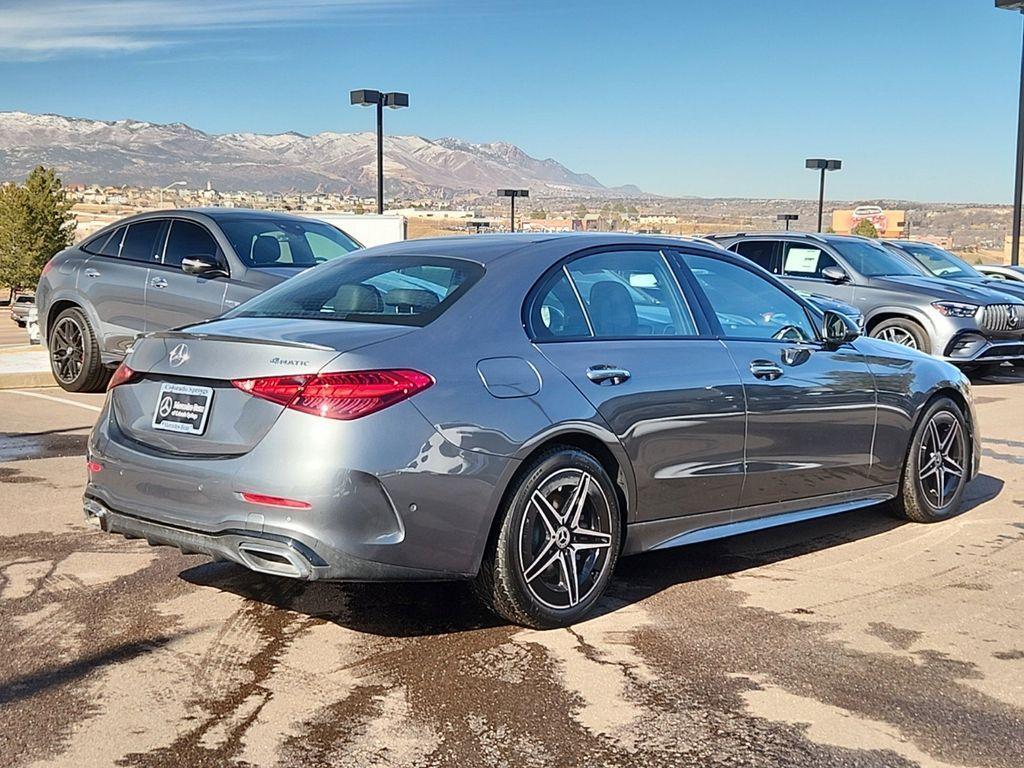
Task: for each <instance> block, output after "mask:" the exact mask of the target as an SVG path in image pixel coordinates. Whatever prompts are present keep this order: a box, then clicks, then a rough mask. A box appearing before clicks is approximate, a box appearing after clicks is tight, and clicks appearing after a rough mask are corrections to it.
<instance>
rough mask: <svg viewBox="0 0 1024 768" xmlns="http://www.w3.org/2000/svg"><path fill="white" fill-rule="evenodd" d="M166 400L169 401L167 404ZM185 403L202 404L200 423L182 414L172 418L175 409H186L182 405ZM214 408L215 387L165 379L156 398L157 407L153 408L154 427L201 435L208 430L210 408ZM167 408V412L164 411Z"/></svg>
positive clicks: (176, 432)
mask: <svg viewBox="0 0 1024 768" xmlns="http://www.w3.org/2000/svg"><path fill="white" fill-rule="evenodd" d="M165 400H166V401H167V404H166V405H165ZM183 405H184V406H195V405H201V406H202V411H201V413H200V414H199V420H198V421H199V423H198V424H196V423H194V422H190V421H188V420H187V419H186V420H183V419H182V418H181V417H180V416H179V417H178V418H172V416H174V414H175V411H178V412H179V413H180V412H183V411H185V410H186V409H184V408H182V407H181V406H183ZM176 406H177V407H176ZM212 408H213V387H201V386H197V385H194V384H178V383H176V382H170V381H165V382H163V383H162V384H161V385H160V393H159V395H158V396H157V399H156V408H154V409H153V429H159V430H162V431H164V432H174V433H175V434H178V435H194V436H201V435H202V434H203V433H204V432H206V425H207V423H208V422H209V420H210V410H211V409H212ZM165 409H166V412H164V413H162V411H164V410H165Z"/></svg>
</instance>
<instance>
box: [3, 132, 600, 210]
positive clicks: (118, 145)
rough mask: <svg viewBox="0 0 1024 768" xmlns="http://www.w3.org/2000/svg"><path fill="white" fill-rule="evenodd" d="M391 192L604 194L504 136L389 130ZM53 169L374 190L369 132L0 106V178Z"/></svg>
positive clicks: (108, 178)
mask: <svg viewBox="0 0 1024 768" xmlns="http://www.w3.org/2000/svg"><path fill="white" fill-rule="evenodd" d="M384 159H385V177H386V186H387V191H388V193H389V194H395V193H403V194H415V193H433V194H438V193H440V194H450V193H454V192H467V191H479V192H483V193H493V191H494V190H495V189H497V188H499V187H527V188H530V189H531V190H532V191H534V193H535V194H536V193H542V192H544V191H552V192H555V191H557V192H559V193H572V192H579V193H581V194H587V193H590V194H594V193H602V194H610V195H614V194H615V192H614V190H609V189H607V188H605V187H604V186H603V185H602V184H601V183H600V182H599V181H598V180H597V179H595V178H594V177H593V176H590V175H589V174H584V173H574V172H573V171H570V170H569V169H568V168H566V167H565V166H563V165H561V164H560V163H558V162H556V161H555V160H551V159H548V160H538V159H536V158H534V157H530V156H529V155H528V154H526V153H525V152H523V150H521V149H520V148H519V147H517V146H515V145H513V144H507V143H505V142H493V143H488V144H472V143H470V142H466V141H462V140H460V139H454V138H443V139H437V140H431V139H425V138H423V137H422V136H386V137H385V140H384ZM40 163H42V164H44V165H48V166H53V167H55V168H57V170H58V171H59V172H60V174H61V176H62V177H63V179H64V181H65V182H68V183H73V182H86V183H97V184H133V185H141V186H148V185H163V184H167V183H170V182H172V181H177V180H179V179H183V180H186V181H188V182H189V184H190V185H191V186H200V185H205V184H206V182H207V181H209V182H211V183H212V184H213V186H214V187H216V188H217V189H221V190H236V189H252V190H256V189H258V190H263V191H267V192H272V191H276V192H280V191H286V190H289V189H303V190H312V189H315V188H317V187H318V186H321V185H322V186H321V188H322V189H324V190H325V191H332V192H351V193H355V194H372V193H373V191H374V189H375V185H376V138H375V136H374V134H373V133H330V132H328V133H318V134H316V135H315V136H304V135H302V134H299V133H282V134H273V135H265V134H258V133H228V134H208V133H203V132H202V131H198V130H196V129H194V128H191V127H189V126H187V125H184V124H183V123H171V124H168V125H160V124H156V123H147V122H140V121H137V120H115V121H109V122H108V121H101V120H87V119H81V118H72V117H63V116H61V115H34V114H28V113H25V112H0V181H3V180H14V179H20V178H22V177H24V176H25V174H27V173H28V172H29V171H30V170H31V169H32V167H33V166H35V165H38V164H40Z"/></svg>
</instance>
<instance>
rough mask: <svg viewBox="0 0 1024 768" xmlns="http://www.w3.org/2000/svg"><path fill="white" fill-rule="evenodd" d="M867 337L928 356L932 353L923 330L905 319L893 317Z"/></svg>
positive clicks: (926, 334) (879, 325)
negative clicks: (908, 348)
mask: <svg viewBox="0 0 1024 768" xmlns="http://www.w3.org/2000/svg"><path fill="white" fill-rule="evenodd" d="M868 335H869V336H870V337H871V338H873V339H881V340H882V341H891V342H892V343H894V344H900V345H902V346H904V347H910V348H911V349H919V350H921V351H922V352H925V353H928V354H930V353H931V351H932V345H931V342H930V341H929V340H928V333H927V332H926V331H925V329H924V328H922V327H921V325H920V324H919V323H915V322H914V321H913V320H907V319H906V318H902V317H894V318H893V319H891V320H885V321H883V322H881V323H879V324H878V325H876V326H875V327H874V328H872V329H871V333H869V334H868Z"/></svg>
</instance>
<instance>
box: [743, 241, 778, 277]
mask: <svg viewBox="0 0 1024 768" xmlns="http://www.w3.org/2000/svg"><path fill="white" fill-rule="evenodd" d="M733 250H735V251H736V253H738V254H739V255H740V256H742V257H743V258H745V259H750V260H751V261H752V262H754V263H755V264H757V265H758V266H759V267H764V268H765V269H767V270H768V271H769V272H772V273H774V274H778V270H777V269H776V268H775V263H774V256H775V243H773V242H771V241H769V240H744V241H743V242H741V243H736V245H735V246H733Z"/></svg>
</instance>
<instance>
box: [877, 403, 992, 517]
mask: <svg viewBox="0 0 1024 768" xmlns="http://www.w3.org/2000/svg"><path fill="white" fill-rule="evenodd" d="M933 425H934V429H935V430H936V431H935V432H933V431H932V429H933ZM936 443H938V445H939V449H940V450H939V452H941V451H942V449H941V446H942V444H944V443H948V444H949V446H950V453H952V455H951V456H946V455H945V454H943V458H942V459H941V461H939V462H938V464H936V459H935V454H936V450H935V448H936ZM972 450H973V446H972V445H971V439H970V432H969V430H968V427H967V419H966V418H965V417H964V412H963V410H962V409H961V408H960V406H959V405H957V403H955V402H954V401H953V400H951V399H949V398H948V397H942V398H939V399H938V400H936V401H935V402H934V403H932V404H931V405H930V406H928V408H927V409H926V410H925V412H924V414H923V415H922V416H921V418H920V420H919V421H918V425H917V429H916V430H915V432H914V437H913V439H912V440H911V441H910V447H909V449H908V450H907V456H906V459H905V460H904V465H903V477H902V479H901V481H900V493H899V496H897V497H896V498H895V499H894V500H893V503H892V505H893V511H894V512H895V513H896V514H897V515H899V516H900V517H905V518H906V519H908V520H913V521H914V522H916V523H937V522H939V521H941V520H948V519H949V518H951V517H955V516H956V515H958V514H959V513H960V506H961V502H962V501H963V495H964V488H966V487H967V476H968V474H969V473H970V468H971V462H972V456H971V451H972ZM954 467H958V469H959V473H960V474H959V476H955V473H956V471H957V470H956V469H954ZM940 484H941V487H942V489H943V490H942V491H941V493H940V492H939V490H938V488H939V487H940Z"/></svg>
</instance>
